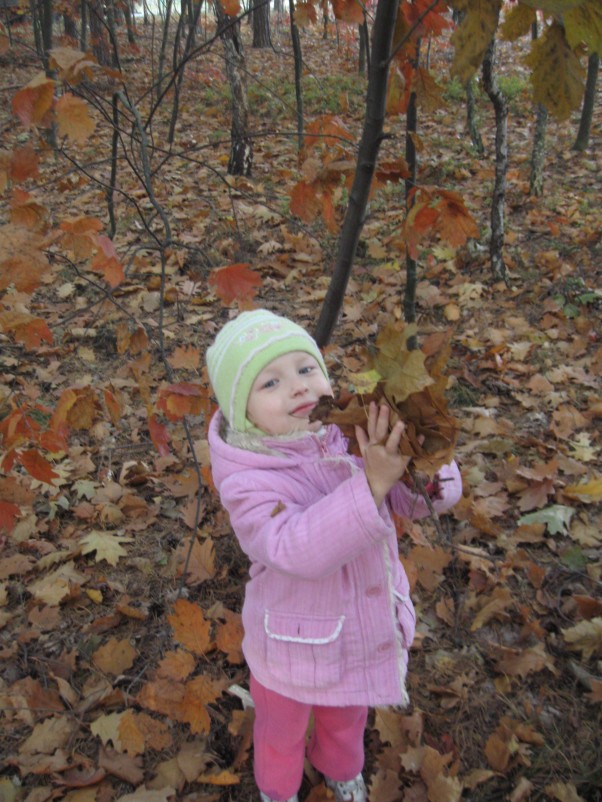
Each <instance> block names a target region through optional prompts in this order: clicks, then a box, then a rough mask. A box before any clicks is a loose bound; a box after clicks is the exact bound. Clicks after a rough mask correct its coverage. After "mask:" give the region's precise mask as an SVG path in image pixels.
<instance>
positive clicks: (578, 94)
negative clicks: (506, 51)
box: [525, 22, 584, 120]
mask: <svg viewBox="0 0 602 802" xmlns="http://www.w3.org/2000/svg"><path fill="white" fill-rule="evenodd" d="M525 63H526V64H527V65H528V66H529V67H531V69H532V73H531V83H532V85H533V99H534V100H535V102H536V103H541V104H542V106H545V107H546V108H547V109H548V111H549V112H550V114H552V115H554V117H556V118H557V119H558V120H566V119H567V117H569V115H570V114H571V112H572V111H575V110H576V109H578V108H579V106H580V104H581V99H582V97H583V81H584V70H583V67H582V66H581V64H580V62H579V59H578V58H577V56H576V55H575V53H574V52H573V51H572V50H571V48H570V46H569V44H568V42H567V40H566V37H565V34H564V28H563V27H562V25H560V24H559V23H557V22H554V23H553V24H552V25H550V27H549V28H547V30H546V31H545V33H544V34H543V36H541V37H540V38H539V39H536V40H535V41H534V42H533V43H532V45H531V52H530V53H529V55H528V56H527V57H526V58H525Z"/></svg>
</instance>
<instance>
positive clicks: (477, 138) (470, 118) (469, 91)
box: [466, 79, 485, 157]
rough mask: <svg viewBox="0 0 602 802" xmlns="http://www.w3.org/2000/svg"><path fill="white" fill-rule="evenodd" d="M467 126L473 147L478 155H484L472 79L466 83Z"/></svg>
mask: <svg viewBox="0 0 602 802" xmlns="http://www.w3.org/2000/svg"><path fill="white" fill-rule="evenodd" d="M466 127H467V128H468V133H469V135H470V141H471V142H472V146H473V148H474V149H475V150H476V152H477V155H478V156H479V157H482V156H483V154H484V153H485V148H484V147H483V140H482V139H481V134H480V132H479V126H478V125H477V120H476V114H475V100H474V83H473V81H472V79H471V80H470V81H468V83H467V84H466Z"/></svg>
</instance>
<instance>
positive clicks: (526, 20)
mask: <svg viewBox="0 0 602 802" xmlns="http://www.w3.org/2000/svg"><path fill="white" fill-rule="evenodd" d="M535 19H536V17H535V9H533V8H529V6H524V5H522V4H521V3H519V4H518V5H516V6H513V7H512V8H510V10H509V11H508V13H507V14H506V16H505V17H504V21H503V22H502V24H501V25H500V33H499V36H500V39H505V40H506V41H508V42H514V41H515V40H516V39H518V38H520V37H521V36H524V35H525V34H527V33H530V32H531V25H532V24H533V23H534V22H535Z"/></svg>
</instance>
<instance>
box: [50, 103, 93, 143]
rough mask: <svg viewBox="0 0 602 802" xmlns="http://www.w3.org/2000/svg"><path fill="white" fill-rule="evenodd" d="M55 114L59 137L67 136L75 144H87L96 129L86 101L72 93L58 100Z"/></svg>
mask: <svg viewBox="0 0 602 802" xmlns="http://www.w3.org/2000/svg"><path fill="white" fill-rule="evenodd" d="M55 114H56V120H57V124H58V130H59V135H60V136H66V137H67V139H69V140H70V141H71V142H73V143H74V144H78V145H82V144H83V143H84V142H86V141H87V140H88V138H89V137H90V136H91V135H92V133H93V132H94V128H95V127H96V123H95V122H94V120H93V119H92V117H90V107H89V106H88V104H87V103H86V101H85V100H82V99H81V98H80V97H76V96H75V95H72V94H70V93H67V94H65V95H63V96H62V97H60V98H59V99H58V101H57V103H56V106H55Z"/></svg>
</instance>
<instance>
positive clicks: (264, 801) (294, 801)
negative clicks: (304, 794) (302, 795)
mask: <svg viewBox="0 0 602 802" xmlns="http://www.w3.org/2000/svg"><path fill="white" fill-rule="evenodd" d="M259 797H260V799H261V802H275V800H274V799H272V798H271V797H269V796H266V795H265V794H264V793H263V791H260V792H259ZM286 802H299V797H298V796H297V794H295V796H291V798H290V799H287V800H286Z"/></svg>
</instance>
